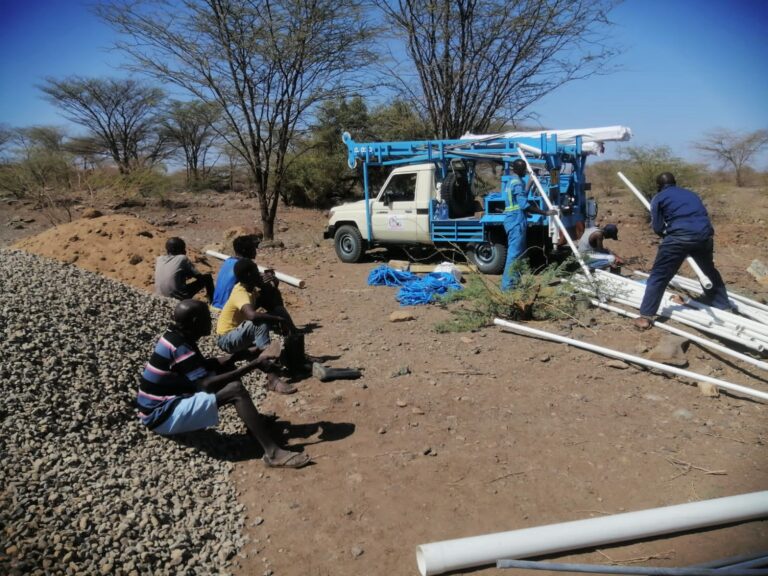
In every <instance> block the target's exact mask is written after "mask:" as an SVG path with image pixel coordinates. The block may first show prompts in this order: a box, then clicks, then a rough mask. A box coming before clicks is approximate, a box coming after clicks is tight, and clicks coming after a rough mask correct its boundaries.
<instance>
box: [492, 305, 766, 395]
mask: <svg viewBox="0 0 768 576" xmlns="http://www.w3.org/2000/svg"><path fill="white" fill-rule="evenodd" d="M493 323H494V324H496V325H497V326H501V327H502V328H506V329H508V330H512V331H514V332H519V333H522V334H528V335H531V336H537V337H539V338H545V339H547V340H552V341H553V342H561V343H563V344H570V345H571V346H574V347H576V348H582V349H584V350H589V351H591V352H597V353H598V354H603V355H605V356H610V357H612V358H618V359H619V360H625V361H627V362H632V363H633V364H639V365H641V366H647V367H648V368H653V369H655V370H659V371H661V372H668V373H670V374H675V375H677V376H683V377H684V378H688V379H690V380H693V381H694V382H708V383H709V384H714V385H715V386H717V387H718V388H722V389H723V390H730V391H731V392H736V393H738V394H743V395H745V396H749V397H750V398H757V399H758V400H763V401H766V402H768V392H763V391H761V390H755V389H754V388H749V387H747V386H742V385H741V384H733V383H732V382H726V381H725V380H720V379H719V378H712V377H711V376H706V375H704V374H697V373H696V372H691V371H690V370H683V369H682V368H675V367H674V366H668V365H666V364H662V363H661V362H654V361H653V360H646V359H645V358H643V357H641V356H635V355H633V354H627V353H625V352H619V351H618V350H613V349H611V348H606V347H605V346H598V345H596V344H589V343H588V342H582V341H581V340H574V339H573V338H567V337H565V336H560V335H559V334H552V333H551V332H545V331H544V330H537V329H536V328H531V327H530V326H525V325H524V324H518V323H516V322H508V321H507V320H501V319H500V318H495V319H494V320H493Z"/></svg>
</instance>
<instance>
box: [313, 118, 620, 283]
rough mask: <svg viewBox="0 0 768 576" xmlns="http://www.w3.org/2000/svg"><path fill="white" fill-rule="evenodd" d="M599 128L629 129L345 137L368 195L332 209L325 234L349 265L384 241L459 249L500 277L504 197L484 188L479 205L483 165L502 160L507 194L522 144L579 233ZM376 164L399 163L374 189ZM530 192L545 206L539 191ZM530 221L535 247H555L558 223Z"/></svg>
mask: <svg viewBox="0 0 768 576" xmlns="http://www.w3.org/2000/svg"><path fill="white" fill-rule="evenodd" d="M595 131H602V132H599V135H600V136H601V137H602V140H626V139H628V138H629V134H630V132H629V129H627V128H623V127H609V128H600V129H590V130H588V131H587V130H585V131H568V132H569V133H568V134H565V131H554V132H541V133H535V134H531V133H508V134H503V135H496V136H487V137H475V136H470V137H465V138H464V139H461V140H434V141H414V142H379V143H368V144H358V143H356V142H354V141H353V140H352V138H351V137H350V136H349V134H347V133H345V134H344V137H343V140H344V143H345V144H346V145H347V149H348V164H349V166H350V167H351V168H353V167H355V166H356V164H357V162H358V161H359V160H362V162H363V166H362V168H363V183H364V194H365V198H364V199H363V200H360V201H357V202H351V203H347V204H343V205H341V206H337V207H335V208H333V209H331V211H330V220H329V222H328V227H327V228H326V231H325V234H324V236H325V238H333V239H334V243H335V249H336V254H337V256H338V257H339V259H340V260H341V261H343V262H359V261H360V260H361V259H362V258H363V256H364V255H365V251H366V250H368V249H370V248H374V247H377V246H385V247H408V246H431V247H434V248H439V249H458V250H461V251H463V252H465V253H466V254H467V255H468V256H469V257H470V258H471V259H472V261H473V262H474V263H475V264H476V265H477V267H478V269H479V270H480V271H481V272H484V273H487V274H499V273H501V272H502V271H503V268H504V262H505V259H506V250H507V248H506V234H505V233H504V226H503V221H504V214H503V211H504V197H503V195H502V193H501V192H499V191H497V192H492V193H490V194H487V195H486V196H485V197H484V198H483V202H482V204H480V203H479V202H478V200H477V199H476V198H475V195H474V194H473V191H472V181H473V179H474V168H475V166H476V163H477V162H479V161H490V162H495V163H497V164H501V165H502V167H503V175H502V177H501V185H502V190H503V189H504V185H505V184H506V182H507V180H508V179H509V178H510V175H509V174H510V164H511V163H512V161H513V160H515V159H516V158H517V157H518V154H519V152H518V150H520V149H522V150H524V151H525V153H526V154H527V157H528V159H529V160H530V164H531V165H532V166H533V168H534V169H535V170H537V171H538V172H539V180H540V182H541V184H542V186H543V187H544V190H546V191H547V193H548V194H549V199H550V201H551V202H552V204H553V205H555V206H558V207H559V208H560V218H561V220H562V221H563V223H564V225H565V226H566V228H569V229H571V231H573V229H574V228H575V227H576V226H577V225H578V224H579V223H583V222H584V221H585V219H586V215H587V197H586V192H587V191H588V190H589V189H590V186H589V184H588V183H587V182H585V178H584V165H585V162H586V157H587V155H588V154H589V153H592V152H594V150H595V147H596V146H599V147H601V146H602V140H598V139H597V137H596V136H595V134H594V132H595ZM571 132H573V133H576V134H571ZM590 133H591V134H590ZM559 135H560V136H561V137H562V141H560V142H558V136H559ZM585 135H586V137H585ZM585 140H586V141H585ZM369 166H393V169H392V171H391V172H390V173H389V175H388V177H387V179H386V181H385V182H384V185H383V186H382V187H381V189H380V190H379V191H378V192H377V193H376V194H372V193H371V191H370V186H369V182H368V180H369V179H368V173H367V170H368V168H369ZM529 198H530V200H531V202H538V203H539V205H540V206H542V204H541V202H542V200H541V198H540V197H538V194H537V193H536V192H535V191H534V189H532V190H531V192H530V196H529ZM528 226H529V234H528V236H529V241H530V242H531V243H537V244H543V245H547V246H549V247H551V246H552V245H553V244H557V243H558V240H559V234H558V231H557V228H556V227H555V226H553V225H551V223H550V222H549V219H548V218H547V217H545V216H541V215H538V214H530V215H529V216H528Z"/></svg>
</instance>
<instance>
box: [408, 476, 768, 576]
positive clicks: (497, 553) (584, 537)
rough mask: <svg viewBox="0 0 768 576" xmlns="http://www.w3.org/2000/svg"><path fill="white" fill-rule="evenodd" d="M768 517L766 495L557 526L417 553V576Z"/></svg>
mask: <svg viewBox="0 0 768 576" xmlns="http://www.w3.org/2000/svg"><path fill="white" fill-rule="evenodd" d="M765 516H768V491H763V492H752V493H748V494H739V495H737V496H727V497H725V498H715V499H713V500H702V501H700V502H689V503H687V504H677V505H675V506H665V507H663V508H651V509H649V510H639V511H637V512H625V513H623V514H613V515H611V516H601V517H599V518H587V519H584V520H574V521H572V522H561V523H559V524H549V525H545V526H535V527H533V528H523V529H521V530H511V531H509V532H497V533H495V534H485V535H482V536H473V537H470V538H457V539H455V540H444V541H442V542H432V543H430V544H422V545H420V546H417V547H416V563H417V565H418V567H419V572H420V573H421V576H433V575H435V574H443V573H445V572H451V571H455V570H461V569H464V568H472V567H475V566H483V565H486V564H495V563H496V560H499V559H503V558H509V559H514V558H526V557H530V556H541V555H544V554H553V553H555V552H563V551H566V550H577V549H580V548H593V547H595V546H600V545H603V544H611V543H614V542H623V541H627V540H637V539H638V538H648V537H651V536H657V535H660V534H670V533H673V532H682V531H686V530H695V529H696V528H704V527H707V526H716V525H719V524H729V523H732V522H743V521H746V520H754V519H757V518H762V517H765Z"/></svg>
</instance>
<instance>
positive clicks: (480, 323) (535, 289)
mask: <svg viewBox="0 0 768 576" xmlns="http://www.w3.org/2000/svg"><path fill="white" fill-rule="evenodd" d="M513 266H514V267H515V269H516V270H517V271H518V272H519V273H520V281H519V282H518V284H517V286H515V288H514V289H513V290H510V291H508V292H502V291H501V289H500V288H499V286H497V285H496V283H495V282H491V281H490V280H489V279H488V278H487V277H485V276H483V275H482V274H479V273H472V274H469V275H467V276H466V278H467V283H466V285H465V287H464V290H459V291H456V292H450V293H448V294H446V295H444V296H442V297H441V298H440V302H441V303H443V304H444V305H450V308H451V313H452V317H451V318H450V319H449V320H447V321H445V322H440V323H438V324H437V325H435V330H436V331H437V332H466V331H472V330H478V329H480V328H482V327H484V326H488V325H490V324H491V323H492V322H493V319H494V318H504V319H509V320H556V319H563V318H574V317H576V316H577V315H578V314H579V310H580V309H581V305H580V304H581V301H582V300H583V299H580V298H577V297H574V290H573V288H572V287H571V285H570V283H569V282H567V279H568V278H570V276H571V275H572V272H571V271H570V269H571V268H572V267H573V266H572V260H570V259H569V260H565V261H564V262H561V263H559V264H550V265H549V266H546V267H543V268H541V269H539V270H537V271H534V270H532V269H531V267H530V264H529V263H528V261H527V260H519V261H517V262H515V263H514V264H513ZM563 280H566V281H563ZM454 304H455V305H454Z"/></svg>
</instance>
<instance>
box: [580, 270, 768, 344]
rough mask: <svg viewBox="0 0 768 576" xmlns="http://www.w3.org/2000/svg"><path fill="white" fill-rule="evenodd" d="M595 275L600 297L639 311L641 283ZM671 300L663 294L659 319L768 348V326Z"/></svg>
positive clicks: (588, 288) (584, 284)
mask: <svg viewBox="0 0 768 576" xmlns="http://www.w3.org/2000/svg"><path fill="white" fill-rule="evenodd" d="M595 274H596V275H597V278H598V280H599V283H600V286H599V287H600V292H601V295H602V296H603V298H605V297H606V296H607V297H608V298H609V299H610V300H612V301H614V302H617V303H619V304H622V305H624V306H629V307H631V308H635V309H639V308H640V303H641V302H642V298H643V293H644V286H643V285H642V284H640V283H639V282H636V281H634V280H632V279H630V278H624V277H622V276H618V275H616V274H610V273H608V272H605V271H604V270H596V271H595ZM574 283H575V284H576V285H577V286H578V287H580V289H582V290H583V291H584V292H588V293H590V294H592V295H595V294H594V288H593V284H592V282H588V281H586V279H582V280H580V279H579V278H578V277H575V278H574ZM670 297H671V294H670V293H668V292H665V295H664V299H663V300H662V304H661V306H660V308H659V311H658V314H659V315H660V316H665V317H667V318H670V319H672V320H675V321H678V322H680V323H682V324H685V325H687V326H692V327H694V328H698V329H700V330H703V331H706V332H709V333H712V334H715V335H717V336H720V337H722V338H726V339H728V340H731V341H733V342H736V343H738V344H740V345H742V346H745V347H748V348H751V349H752V350H756V351H758V352H762V351H763V350H766V349H768V326H763V325H761V324H759V323H756V322H754V321H752V320H749V319H747V318H742V317H740V316H736V315H735V314H730V313H728V312H724V311H720V310H718V311H717V313H712V312H711V310H712V308H710V307H708V306H704V305H701V306H702V307H703V308H704V309H702V310H695V309H692V308H688V307H686V306H680V305H678V304H674V303H672V302H671V301H670Z"/></svg>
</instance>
